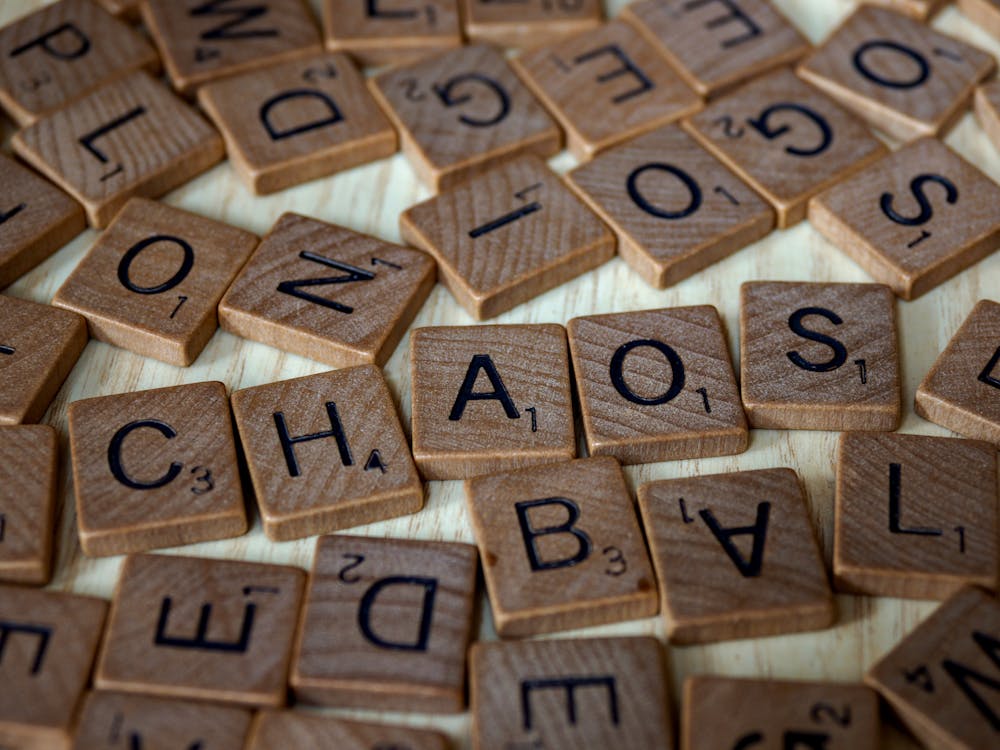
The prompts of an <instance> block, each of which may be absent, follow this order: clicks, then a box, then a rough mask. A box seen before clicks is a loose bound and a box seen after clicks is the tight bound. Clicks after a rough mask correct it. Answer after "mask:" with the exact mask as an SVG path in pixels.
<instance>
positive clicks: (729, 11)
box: [621, 0, 812, 97]
mask: <svg viewBox="0 0 1000 750" xmlns="http://www.w3.org/2000/svg"><path fill="white" fill-rule="evenodd" d="M621 17H622V19H624V20H625V21H627V22H628V23H631V24H632V25H633V26H635V27H636V28H637V29H638V30H639V31H640V32H641V33H643V34H644V35H645V36H646V37H647V38H648V39H649V40H650V41H651V42H653V43H655V44H657V45H658V46H660V47H661V48H662V50H663V52H664V54H666V56H667V59H668V60H670V63H671V64H672V65H673V66H674V67H675V68H677V72H678V73H680V74H681V76H683V77H684V80H686V81H687V82H688V84H689V85H690V86H691V87H692V88H694V90H695V91H697V92H698V93H699V94H701V95H702V96H706V97H714V96H717V95H719V94H720V93H723V92H724V91H726V90H727V89H731V88H732V87H734V86H736V85H737V84H739V83H742V82H743V81H747V80H749V79H751V78H756V77H758V76H760V75H762V74H763V73H767V72H768V71H771V70H774V69H775V68H779V67H781V66H784V65H789V64H791V63H793V62H795V61H796V60H798V59H800V58H801V57H802V56H803V55H805V54H806V53H807V52H809V50H811V49H812V46H811V45H810V44H809V42H808V40H806V38H805V37H804V36H802V34H800V33H799V31H798V29H796V28H795V26H794V25H792V24H791V23H790V22H789V21H788V19H787V18H785V17H784V16H783V15H782V14H781V12H780V11H778V10H777V9H776V8H775V7H774V5H773V4H772V3H771V2H770V0H739V2H738V3H736V2H731V0H695V2H679V1H677V0H644V1H643V2H637V3H633V4H631V5H627V6H625V7H624V8H623V9H622V13H621Z"/></svg>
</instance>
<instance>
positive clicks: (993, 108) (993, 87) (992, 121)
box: [975, 32, 1000, 150]
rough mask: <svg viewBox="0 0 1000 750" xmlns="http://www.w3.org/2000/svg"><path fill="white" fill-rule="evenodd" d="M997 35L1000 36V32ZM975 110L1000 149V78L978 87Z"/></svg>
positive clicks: (981, 123) (987, 133)
mask: <svg viewBox="0 0 1000 750" xmlns="http://www.w3.org/2000/svg"><path fill="white" fill-rule="evenodd" d="M997 36H1000V32H998V33H997ZM975 111H976V117H977V118H978V120H979V125H980V127H982V129H983V130H984V131H985V132H986V136H987V137H988V138H989V139H990V140H991V141H992V142H993V145H994V146H995V147H996V148H997V149H998V150H1000V80H997V81H992V82H990V83H987V84H985V85H983V86H980V87H979V88H978V89H976V95H975Z"/></svg>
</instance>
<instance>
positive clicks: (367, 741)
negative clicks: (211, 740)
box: [246, 711, 449, 750]
mask: <svg viewBox="0 0 1000 750" xmlns="http://www.w3.org/2000/svg"><path fill="white" fill-rule="evenodd" d="M289 747H306V748H308V747H317V748H319V747H329V748H336V749H337V750H448V747H449V745H448V742H447V740H446V739H445V737H444V735H442V734H438V733H437V732H432V731H430V730H427V729H411V728H410V727H401V726H392V725H388V724H369V723H364V722H360V721H345V720H343V719H339V718H334V717H332V716H317V715H315V714H307V713H305V712H299V711H260V712H259V713H258V714H257V715H256V716H255V717H254V722H253V726H252V727H251V729H250V739H249V744H248V745H247V748H246V750H286V748H289Z"/></svg>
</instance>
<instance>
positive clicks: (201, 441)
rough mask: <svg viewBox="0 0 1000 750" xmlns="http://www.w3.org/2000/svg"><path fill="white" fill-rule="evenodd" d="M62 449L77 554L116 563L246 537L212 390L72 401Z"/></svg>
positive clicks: (223, 413)
mask: <svg viewBox="0 0 1000 750" xmlns="http://www.w3.org/2000/svg"><path fill="white" fill-rule="evenodd" d="M69 442H70V450H71V451H72V455H73V484H74V491H75V493H76V514H77V525H78V531H79V535H80V546H81V547H83V551H84V553H85V554H88V555H92V556H105V555H121V554H125V553H128V552H139V551H142V550H148V549H154V548H157V547H176V546H178V545H182V544H194V543H195V542H204V541H208V540H211V539H229V538H231V537H235V536H239V535H240V534H243V533H245V532H246V530H247V518H246V510H245V509H244V507H243V493H242V491H241V488H240V475H239V468H238V466H237V464H236V445H235V441H234V439H233V430H232V424H231V422H230V416H229V400H228V399H227V398H226V387H225V386H224V385H223V384H222V383H191V384H188V385H178V386H172V387H170V388H158V389H156V390H151V391H136V392H134V393H122V394H118V395H115V396H100V397H97V398H88V399H84V400H82V401H74V402H73V403H72V404H70V406H69Z"/></svg>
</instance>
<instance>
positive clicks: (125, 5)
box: [97, 0, 139, 20]
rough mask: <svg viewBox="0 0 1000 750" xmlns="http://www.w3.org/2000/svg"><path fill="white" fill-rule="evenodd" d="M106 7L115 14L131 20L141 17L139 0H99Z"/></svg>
mask: <svg viewBox="0 0 1000 750" xmlns="http://www.w3.org/2000/svg"><path fill="white" fill-rule="evenodd" d="M97 2H99V3H100V4H101V5H102V6H104V9H105V10H106V11H107V12H108V13H111V14H113V15H115V16H118V17H120V18H126V19H129V20H132V19H135V18H138V17H139V0H97Z"/></svg>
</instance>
